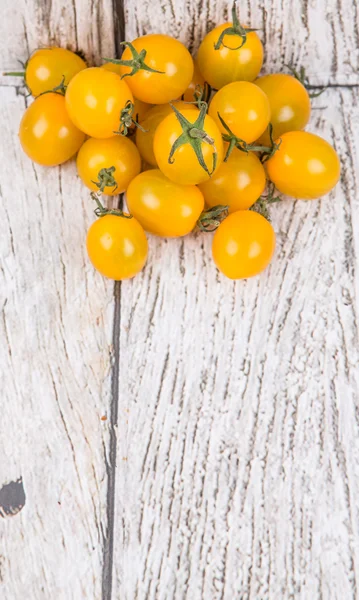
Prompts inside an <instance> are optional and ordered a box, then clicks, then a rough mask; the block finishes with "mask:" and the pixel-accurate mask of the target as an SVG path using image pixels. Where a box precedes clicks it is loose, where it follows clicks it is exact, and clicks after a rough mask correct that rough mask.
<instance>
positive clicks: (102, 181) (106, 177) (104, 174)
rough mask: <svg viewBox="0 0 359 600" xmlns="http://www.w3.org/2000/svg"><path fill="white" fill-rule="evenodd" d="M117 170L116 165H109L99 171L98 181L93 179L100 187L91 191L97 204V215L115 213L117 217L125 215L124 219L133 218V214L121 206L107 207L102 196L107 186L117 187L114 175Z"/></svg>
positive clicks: (103, 215) (102, 215)
mask: <svg viewBox="0 0 359 600" xmlns="http://www.w3.org/2000/svg"><path fill="white" fill-rule="evenodd" d="M115 171H116V168H115V167H109V168H107V169H106V168H105V169H101V170H100V171H99V173H98V181H93V182H92V183H94V184H95V185H96V186H97V187H98V188H99V189H98V192H91V198H92V200H94V201H95V202H96V204H97V208H95V211H94V212H95V215H96V217H105V216H106V215H115V216H116V217H123V218H124V219H132V215H125V214H124V213H123V211H122V210H120V209H119V208H106V207H105V206H104V205H103V204H102V202H101V200H100V198H101V196H102V194H103V193H104V190H105V188H106V187H113V188H115V189H116V187H117V183H116V180H115V179H114V177H113V173H114V172H115Z"/></svg>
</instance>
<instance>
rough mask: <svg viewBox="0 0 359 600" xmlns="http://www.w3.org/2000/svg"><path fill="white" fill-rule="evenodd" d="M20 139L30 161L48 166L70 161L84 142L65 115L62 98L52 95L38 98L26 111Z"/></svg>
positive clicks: (22, 121) (81, 133)
mask: <svg viewBox="0 0 359 600" xmlns="http://www.w3.org/2000/svg"><path fill="white" fill-rule="evenodd" d="M19 137H20V143H21V146H22V148H23V150H24V152H25V153H26V154H27V155H28V156H29V157H30V158H31V160H33V161H34V162H36V163H39V165H45V166H49V167H52V166H55V165H61V164H62V163H64V162H66V161H67V160H69V159H70V158H71V157H72V156H73V155H74V154H76V152H77V151H78V149H79V148H80V146H81V144H83V142H84V139H85V135H84V134H83V132H82V131H80V130H79V129H77V128H76V127H75V125H74V124H73V123H72V121H71V120H70V118H69V116H68V114H67V110H66V106H65V98H64V97H63V96H62V95H61V94H57V93H53V92H49V93H46V94H43V95H42V96H39V97H38V98H36V100H34V102H33V103H32V104H30V106H29V108H27V109H26V111H25V114H24V116H23V118H22V120H21V123H20V129H19Z"/></svg>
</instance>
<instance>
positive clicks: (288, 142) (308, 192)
mask: <svg viewBox="0 0 359 600" xmlns="http://www.w3.org/2000/svg"><path fill="white" fill-rule="evenodd" d="M281 140H282V143H281V145H280V147H279V149H278V150H277V151H276V153H275V154H274V155H273V156H272V158H270V159H269V160H268V161H267V163H266V166H267V171H268V176H269V178H270V180H271V181H273V183H274V185H275V186H276V188H277V189H278V190H279V191H280V192H282V193H283V194H287V195H288V196H294V197H295V198H301V199H303V200H313V199H315V198H319V197H320V196H324V194H327V193H328V192H330V190H332V189H333V187H334V186H335V185H336V184H337V183H338V181H339V177H340V162H339V158H338V155H337V153H336V151H335V150H334V148H333V147H332V146H331V145H330V144H328V142H326V141H325V140H323V138H321V137H319V135H315V134H314V133H308V132H306V131H291V132H288V133H284V134H283V135H282V136H281ZM278 141H279V140H278Z"/></svg>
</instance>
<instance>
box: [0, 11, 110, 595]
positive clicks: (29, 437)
mask: <svg viewBox="0 0 359 600" xmlns="http://www.w3.org/2000/svg"><path fill="white" fill-rule="evenodd" d="M0 40H1V42H0V46H1V50H0V53H1V56H2V63H3V64H2V67H3V68H14V66H15V65H16V62H15V60H16V59H17V58H20V59H22V60H24V59H26V58H27V56H28V54H29V52H31V51H32V50H34V49H35V48H37V47H39V46H42V45H45V46H46V45H49V44H50V43H58V44H63V45H69V47H71V48H73V49H82V50H83V51H84V52H85V54H86V56H87V57H88V58H89V59H90V60H92V59H93V58H96V59H99V57H100V56H101V54H102V53H103V52H106V53H112V52H113V51H114V37H113V21H112V3H111V2H105V1H103V2H101V3H94V4H92V5H89V4H88V3H87V2H82V1H81V0H76V1H74V2H72V3H65V4H64V3H62V4H61V3H59V2H53V3H47V2H40V1H38V2H36V3H34V2H27V1H26V0H22V1H21V2H17V3H12V4H7V5H6V6H5V5H4V6H3V14H2V32H1V35H0ZM14 81H15V80H12V79H10V80H5V78H4V79H3V80H2V82H3V83H4V84H5V85H6V86H7V87H2V88H0V95H1V122H2V124H3V126H2V136H1V137H2V140H1V150H0V152H1V157H0V163H1V168H2V177H1V196H2V219H1V223H0V308H1V320H0V328H1V337H2V340H3V344H2V347H3V352H2V356H1V368H0V374H1V375H0V377H1V390H2V396H1V427H2V436H1V438H0V455H1V457H2V460H1V464H0V488H1V487H2V486H3V485H4V484H7V483H9V482H10V481H16V480H17V479H18V478H19V477H20V476H22V478H23V485H24V489H25V494H26V504H25V507H24V508H23V509H22V510H21V511H20V512H18V513H17V514H16V516H12V517H10V516H8V517H6V518H4V519H1V550H0V555H1V556H0V562H1V569H0V580H1V597H2V598H4V600H14V599H15V598H31V600H35V599H36V600H37V599H39V600H40V599H46V600H48V598H56V600H69V599H70V598H74V599H76V600H77V599H80V598H81V599H86V598H88V599H89V600H90V599H91V600H94V599H100V598H101V576H102V561H103V542H104V538H105V537H106V526H107V523H106V501H107V498H106V493H107V473H106V464H107V460H108V458H107V455H108V443H109V433H108V430H109V420H107V421H102V420H101V417H102V416H107V417H108V416H109V406H110V382H111V366H112V364H111V354H112V324H113V308H114V301H113V285H112V283H110V282H105V281H104V280H103V279H102V278H100V277H98V275H96V274H95V272H94V271H93V269H92V267H91V266H90V265H89V262H88V260H87V257H86V250H85V246H84V242H85V236H86V230H87V227H88V225H89V223H90V222H91V220H92V218H93V215H92V209H93V207H92V206H91V203H90V201H89V199H88V194H87V192H86V190H85V189H84V187H83V186H82V185H81V184H80V182H79V181H78V179H77V177H76V169H75V165H74V163H69V164H67V165H65V166H63V167H60V168H54V169H45V168H41V167H39V166H35V165H32V163H31V162H30V161H29V160H28V159H27V158H26V157H25V156H24V155H23V153H22V151H21V148H20V146H19V142H18V138H17V129H18V125H19V122H20V119H21V116H22V113H23V111H24V109H25V105H26V101H25V98H24V96H23V95H21V94H20V93H19V92H18V89H17V88H14V87H11V85H12V83H13V82H14ZM3 489H4V488H3Z"/></svg>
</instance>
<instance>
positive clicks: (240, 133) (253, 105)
mask: <svg viewBox="0 0 359 600" xmlns="http://www.w3.org/2000/svg"><path fill="white" fill-rule="evenodd" d="M218 113H219V114H220V115H221V117H222V119H223V120H224V121H225V123H226V124H227V125H228V127H229V128H230V130H231V131H232V133H234V135H236V136H237V137H239V138H241V139H242V140H244V141H245V142H247V143H251V142H254V141H255V140H256V139H257V138H258V137H259V136H260V135H261V134H262V133H263V131H264V130H265V129H266V128H267V127H268V124H269V120H270V107H269V101H268V98H267V96H266V95H265V93H264V92H263V91H262V90H261V89H260V88H259V87H258V86H256V85H254V83H249V82H248V81H235V82H234V83H229V84H228V85H226V86H224V87H223V88H222V89H220V90H219V91H218V92H217V93H216V94H215V95H214V96H213V99H212V101H211V104H210V105H209V110H208V114H209V115H210V116H211V117H212V118H213V119H214V120H215V122H216V123H217V125H218V127H219V128H220V130H221V131H222V133H227V131H226V129H225V128H224V127H223V125H222V123H221V122H220V119H219V117H218Z"/></svg>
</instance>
